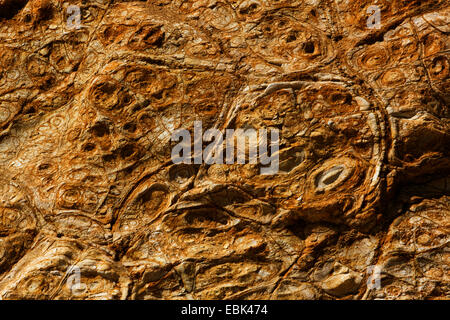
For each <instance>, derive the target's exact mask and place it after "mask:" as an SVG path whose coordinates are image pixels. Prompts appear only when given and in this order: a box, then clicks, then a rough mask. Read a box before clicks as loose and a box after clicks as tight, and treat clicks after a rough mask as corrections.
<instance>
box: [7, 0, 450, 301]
mask: <svg viewBox="0 0 450 320" xmlns="http://www.w3.org/2000/svg"><path fill="white" fill-rule="evenodd" d="M69 5H76V6H78V7H79V8H80V12H81V27H80V28H79V29H69V28H68V24H67V21H68V19H70V14H69V13H68V11H67V8H68V6H69ZM371 5H378V6H379V7H380V9H381V28H380V29H369V28H368V27H367V19H368V16H369V14H368V13H367V8H368V7H369V6H371ZM72 12H73V11H72ZM449 32H450V8H449V6H448V2H447V1H444V0H434V1H430V0H428V1H400V0H390V1H388V0H382V1H369V0H359V1H346V0H336V1H328V0H324V1H320V0H305V1H283V0H279V1H276V0H223V1H215V0H195V1H194V0H187V1H181V0H174V1H169V0H155V1H150V0H149V1H148V2H127V1H123V2H121V1H113V0H97V1H96V0H82V1H66V2H63V1H56V0H28V1H27V0H0V38H1V41H0V297H1V298H2V299H449V298H450V277H449V276H450V251H449V249H450V248H449V238H450V237H449V232H450V201H449V200H450V198H449V196H450V175H449V172H450V170H449V169H450V158H449V150H450V130H449V129H450V127H449V125H450V122H449V116H450V113H449V109H448V107H449V102H450V93H449V92H450V91H449V88H450V86H449V84H450V81H449V72H450V51H449V50H450V39H449ZM196 120H198V121H202V123H203V127H204V128H205V129H206V128H213V127H214V128H218V129H220V130H225V129H238V128H244V129H245V128H254V129H259V128H268V129H270V128H277V129H279V130H280V152H279V155H280V171H279V172H278V173H277V174H274V175H261V174H260V165H258V164H248V163H247V164H231V165H227V164H224V165H219V164H213V165H206V164H202V165H194V164H192V165H189V164H180V165H174V164H173V162H172V161H171V150H172V148H173V147H174V145H175V144H176V143H175V142H172V141H171V135H172V133H173V132H174V130H176V129H180V128H186V129H188V130H191V131H192V129H193V126H194V121H196ZM374 266H377V267H379V268H380V270H381V272H380V285H379V286H373V285H371V282H370V281H368V280H371V274H370V271H369V270H372V269H373V267H374ZM74 267H76V268H78V270H79V273H78V278H77V277H75V278H74V275H77V274H76V273H74ZM371 268H372V269H371ZM77 281H78V282H77ZM69 283H72V284H73V283H76V285H75V286H69V285H68V284H69ZM368 283H369V285H368Z"/></svg>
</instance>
